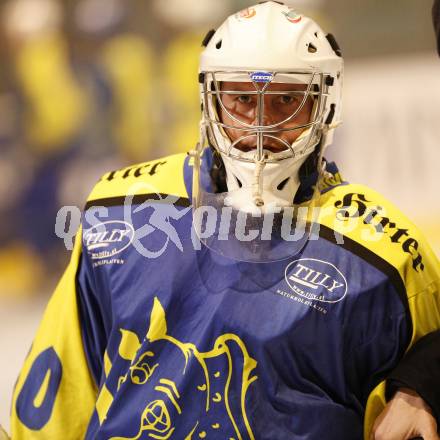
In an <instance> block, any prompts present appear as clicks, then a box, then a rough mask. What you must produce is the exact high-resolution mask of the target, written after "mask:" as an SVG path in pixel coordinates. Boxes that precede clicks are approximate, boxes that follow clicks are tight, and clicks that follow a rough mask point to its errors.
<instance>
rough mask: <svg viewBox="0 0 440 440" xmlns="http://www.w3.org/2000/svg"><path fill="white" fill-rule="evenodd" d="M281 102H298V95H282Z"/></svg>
mask: <svg viewBox="0 0 440 440" xmlns="http://www.w3.org/2000/svg"><path fill="white" fill-rule="evenodd" d="M280 102H281V104H284V105H290V104H294V103H297V102H298V97H296V96H291V95H281V96H280Z"/></svg>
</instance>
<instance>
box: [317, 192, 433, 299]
mask: <svg viewBox="0 0 440 440" xmlns="http://www.w3.org/2000/svg"><path fill="white" fill-rule="evenodd" d="M318 207H319V208H320V211H319V223H320V224H321V225H323V226H324V228H325V229H327V230H330V231H332V233H334V235H335V237H336V238H335V242H337V243H338V242H342V241H344V239H346V240H347V241H348V242H350V243H354V244H355V245H354V246H352V248H356V249H361V250H362V252H369V253H373V254H375V255H376V256H378V257H379V258H381V259H382V260H385V261H386V262H387V263H389V264H391V265H392V266H393V267H395V268H396V269H397V270H398V271H399V273H400V275H401V277H402V279H403V280H404V281H405V284H406V287H407V289H408V288H409V287H411V288H410V290H412V291H413V292H414V294H416V293H417V292H418V291H420V290H421V289H422V288H423V287H424V286H426V285H427V284H429V282H431V281H433V280H438V279H439V278H440V267H439V262H438V260H437V258H436V256H435V254H434V253H433V251H432V250H431V248H430V246H429V244H428V243H427V242H426V239H425V238H424V236H423V234H422V233H421V232H420V230H419V229H418V227H417V226H416V225H415V224H414V223H413V222H411V221H410V220H409V219H408V218H407V217H406V215H404V214H403V213H402V212H401V211H400V209H398V208H397V207H396V206H395V205H394V204H393V203H391V202H390V201H389V200H387V199H386V198H385V197H384V196H383V195H381V194H379V193H378V192H376V191H375V190H373V189H371V188H369V187H367V186H365V185H360V184H344V185H339V186H336V187H334V188H332V189H331V190H329V191H327V192H326V193H324V194H323V195H322V196H321V197H320V199H319V200H318ZM341 245H343V243H341ZM345 245H347V244H346V243H345Z"/></svg>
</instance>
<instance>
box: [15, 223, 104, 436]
mask: <svg viewBox="0 0 440 440" xmlns="http://www.w3.org/2000/svg"><path fill="white" fill-rule="evenodd" d="M80 255H81V230H80V231H79V232H78V234H77V237H76V241H75V247H74V250H73V253H72V257H71V260H70V263H69V265H68V267H67V269H66V271H65V273H64V275H63V277H62V278H61V280H60V282H59V284H58V286H57V288H56V290H55V293H54V295H53V296H52V298H51V300H50V301H49V304H48V306H47V308H46V311H45V314H44V317H43V321H42V323H41V324H40V327H39V329H38V332H37V335H36V337H35V340H34V342H33V345H32V349H31V351H30V353H29V355H28V357H27V358H26V360H25V363H24V366H23V368H22V371H21V373H20V376H19V378H18V381H17V384H16V387H15V390H14V396H13V405H12V415H11V429H12V438H14V439H16V440H20V439H26V440H34V439H42V440H43V439H44V440H47V439H61V438H62V439H63V440H69V439H72V440H73V439H79V438H84V435H85V431H86V428H87V426H88V423H89V420H90V417H91V415H92V413H93V410H94V405H95V401H96V395H97V389H96V386H95V384H94V382H93V379H92V377H91V375H90V372H89V368H88V364H87V360H86V355H85V353H84V349H83V344H82V337H81V328H80V322H79V316H78V304H77V297H76V286H75V277H76V272H77V268H78V264H79V261H80ZM79 401H80V402H81V405H78V402H79Z"/></svg>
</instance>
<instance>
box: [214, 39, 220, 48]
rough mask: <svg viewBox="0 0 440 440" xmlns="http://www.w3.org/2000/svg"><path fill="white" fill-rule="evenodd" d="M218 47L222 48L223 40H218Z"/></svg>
mask: <svg viewBox="0 0 440 440" xmlns="http://www.w3.org/2000/svg"><path fill="white" fill-rule="evenodd" d="M215 47H216V48H217V49H220V48H221V47H222V40H219V41H217V44H216V45H215Z"/></svg>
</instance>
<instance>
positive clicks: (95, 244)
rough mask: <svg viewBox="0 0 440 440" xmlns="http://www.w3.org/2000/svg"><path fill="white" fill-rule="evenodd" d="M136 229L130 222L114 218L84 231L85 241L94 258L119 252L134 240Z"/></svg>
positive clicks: (107, 256)
mask: <svg viewBox="0 0 440 440" xmlns="http://www.w3.org/2000/svg"><path fill="white" fill-rule="evenodd" d="M133 238H134V229H133V226H132V225H131V224H130V223H127V222H124V221H121V220H113V221H108V222H103V223H98V224H97V225H95V226H93V227H91V228H90V229H88V230H87V231H85V232H84V236H83V241H84V245H85V246H86V248H87V252H88V254H89V255H90V256H91V257H92V259H93V260H100V259H102V258H110V257H113V256H114V255H116V254H119V253H120V252H122V251H123V250H124V249H126V248H127V247H128V246H130V244H131V243H132V242H133Z"/></svg>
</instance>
